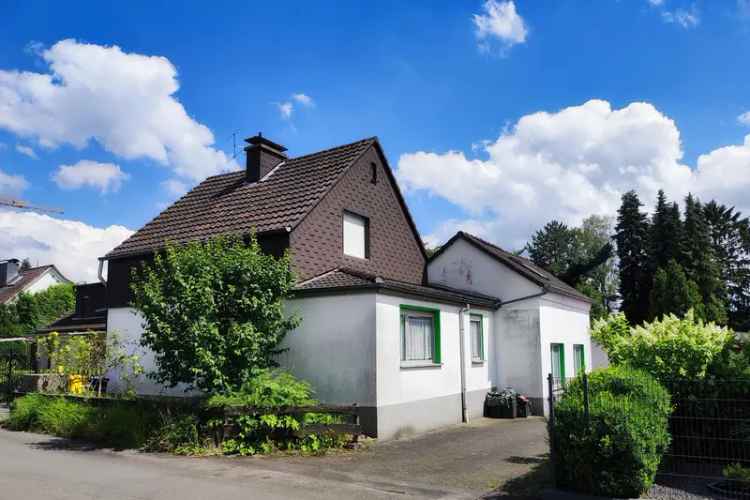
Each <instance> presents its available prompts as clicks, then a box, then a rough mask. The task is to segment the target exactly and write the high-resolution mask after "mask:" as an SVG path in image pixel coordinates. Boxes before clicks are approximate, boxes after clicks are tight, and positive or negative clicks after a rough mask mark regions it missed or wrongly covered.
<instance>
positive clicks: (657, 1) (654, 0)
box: [648, 0, 664, 7]
mask: <svg viewBox="0 0 750 500" xmlns="http://www.w3.org/2000/svg"><path fill="white" fill-rule="evenodd" d="M648 3H649V4H651V6H652V7H660V6H661V5H662V4H663V3H664V0H648Z"/></svg>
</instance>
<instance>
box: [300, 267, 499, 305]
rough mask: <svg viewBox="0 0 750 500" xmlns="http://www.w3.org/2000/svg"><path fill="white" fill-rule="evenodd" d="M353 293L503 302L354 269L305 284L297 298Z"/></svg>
mask: <svg viewBox="0 0 750 500" xmlns="http://www.w3.org/2000/svg"><path fill="white" fill-rule="evenodd" d="M353 290H374V291H382V292H391V293H396V294H399V295H408V296H412V297H416V298H421V299H425V300H431V301H435V302H447V303H449V304H457V305H464V304H470V305H473V306H478V307H487V308H490V309H496V308H497V307H498V306H499V305H500V299H498V298H496V297H491V296H489V295H483V294H477V293H474V292H467V291H465V290H457V289H454V288H448V287H443V286H425V285H416V284H413V283H406V282H403V281H396V280H392V279H388V278H378V277H375V276H371V275H367V274H364V273H361V272H359V271H354V270H351V269H333V270H331V271H328V272H326V273H323V274H321V275H319V276H316V277H314V278H312V279H309V280H307V281H304V282H302V283H300V284H299V285H297V286H296V288H295V289H294V292H295V295H297V296H306V295H314V294H326V293H336V292H349V291H353Z"/></svg>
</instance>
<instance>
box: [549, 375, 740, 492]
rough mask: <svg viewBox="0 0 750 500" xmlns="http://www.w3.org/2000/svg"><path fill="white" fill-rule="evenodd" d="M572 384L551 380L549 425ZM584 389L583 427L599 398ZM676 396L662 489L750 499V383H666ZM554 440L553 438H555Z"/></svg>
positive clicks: (659, 479)
mask: <svg viewBox="0 0 750 500" xmlns="http://www.w3.org/2000/svg"><path fill="white" fill-rule="evenodd" d="M569 384H570V379H567V380H561V379H555V378H553V377H552V376H551V375H550V376H549V378H548V391H549V399H548V404H549V410H550V411H549V417H550V419H549V423H550V429H552V426H554V419H555V405H556V404H557V403H558V402H559V401H560V400H561V399H562V398H565V393H566V389H567V387H568V386H569ZM581 385H582V386H583V388H584V391H583V392H584V418H583V420H582V422H583V425H588V422H589V400H590V398H592V397H594V396H595V394H593V392H592V391H590V390H589V387H588V378H587V377H586V376H582V377H581ZM663 385H664V386H665V387H666V389H667V390H668V391H669V393H670V394H671V400H672V406H673V412H672V414H671V415H670V417H669V433H670V435H671V444H670V447H669V449H668V451H667V452H666V453H665V454H664V456H663V458H662V460H661V463H660V465H659V471H658V474H657V483H658V484H661V485H664V486H666V487H669V488H675V489H680V490H685V491H689V492H690V493H694V494H698V495H702V496H708V497H717V498H718V497H728V498H746V499H750V380H749V379H706V380H687V379H674V380H669V381H663ZM550 438H552V434H551V433H550Z"/></svg>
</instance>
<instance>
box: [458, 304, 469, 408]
mask: <svg viewBox="0 0 750 500" xmlns="http://www.w3.org/2000/svg"><path fill="white" fill-rule="evenodd" d="M469 310H470V307H469V304H466V307H462V308H461V309H459V310H458V342H459V344H460V345H459V349H458V351H459V356H461V422H463V423H466V422H468V421H469V416H468V414H467V411H466V345H465V344H466V342H465V338H466V334H465V332H464V317H465V313H466V312H467V311H469Z"/></svg>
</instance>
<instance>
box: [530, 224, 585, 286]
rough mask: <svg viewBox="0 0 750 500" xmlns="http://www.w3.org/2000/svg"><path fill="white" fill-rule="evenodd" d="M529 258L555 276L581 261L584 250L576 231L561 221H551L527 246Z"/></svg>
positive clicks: (535, 234)
mask: <svg viewBox="0 0 750 500" xmlns="http://www.w3.org/2000/svg"><path fill="white" fill-rule="evenodd" d="M526 248H527V250H528V252H529V257H530V258H531V260H533V261H534V263H535V264H536V265H538V266H541V267H543V268H544V269H546V270H547V271H549V272H551V273H552V274H554V275H555V276H560V275H561V274H563V273H565V272H567V271H568V269H569V268H570V267H571V266H572V265H573V264H574V263H577V262H579V261H580V260H581V257H582V255H581V254H582V252H583V250H582V248H581V245H580V242H579V241H578V238H577V237H576V232H575V230H574V229H572V228H570V227H568V226H567V225H565V224H563V223H562V222H560V221H556V220H553V221H550V222H548V223H547V224H545V225H544V227H543V228H542V229H540V230H539V231H537V232H536V233H534V235H533V236H532V237H531V242H530V243H529V244H528V245H527V247H526Z"/></svg>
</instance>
